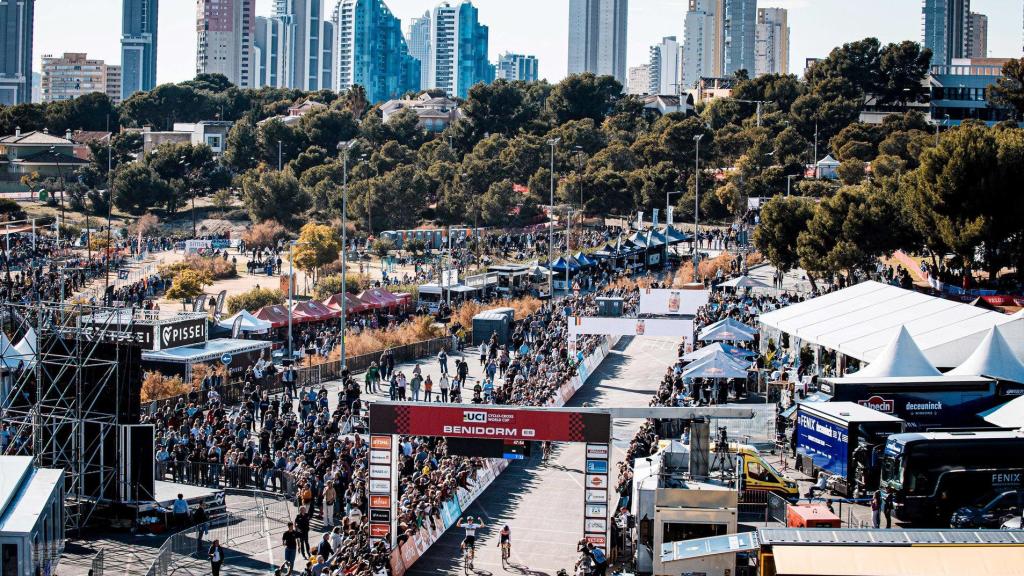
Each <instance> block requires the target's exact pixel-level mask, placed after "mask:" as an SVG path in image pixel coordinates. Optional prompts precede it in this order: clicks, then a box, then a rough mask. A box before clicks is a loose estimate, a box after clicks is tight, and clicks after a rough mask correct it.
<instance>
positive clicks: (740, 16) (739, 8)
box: [720, 0, 757, 76]
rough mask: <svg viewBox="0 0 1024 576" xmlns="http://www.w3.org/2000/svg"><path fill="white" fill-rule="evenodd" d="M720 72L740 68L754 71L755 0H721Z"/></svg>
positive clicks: (725, 72) (733, 70) (726, 74)
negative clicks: (721, 56) (721, 55)
mask: <svg viewBox="0 0 1024 576" xmlns="http://www.w3.org/2000/svg"><path fill="white" fill-rule="evenodd" d="M721 6H722V7H723V8H724V12H722V13H723V14H724V17H723V21H722V33H721V40H720V41H721V42H722V44H723V45H722V53H723V56H724V58H725V59H724V60H723V62H722V73H723V75H725V76H729V75H731V74H735V73H736V72H739V71H740V70H746V71H747V72H749V73H750V74H753V73H754V39H755V31H756V29H757V0H722V2H721Z"/></svg>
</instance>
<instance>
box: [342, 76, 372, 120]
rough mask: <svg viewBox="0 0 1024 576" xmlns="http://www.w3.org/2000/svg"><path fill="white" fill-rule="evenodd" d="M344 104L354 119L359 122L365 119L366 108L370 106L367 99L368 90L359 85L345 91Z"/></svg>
mask: <svg viewBox="0 0 1024 576" xmlns="http://www.w3.org/2000/svg"><path fill="white" fill-rule="evenodd" d="M342 102H343V103H344V104H343V105H344V106H345V108H346V109H347V110H348V112H349V113H350V114H352V117H353V118H355V119H356V120H359V119H360V118H362V117H363V114H364V113H365V112H366V108H367V107H368V106H369V101H368V100H367V99H366V88H363V87H362V86H360V85H359V84H355V85H353V86H352V87H350V88H349V89H348V90H346V91H345V95H344V96H342Z"/></svg>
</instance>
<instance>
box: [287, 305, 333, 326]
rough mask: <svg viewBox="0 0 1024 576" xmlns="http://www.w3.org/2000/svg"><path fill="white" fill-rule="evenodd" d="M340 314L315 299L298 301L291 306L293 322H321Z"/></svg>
mask: <svg viewBox="0 0 1024 576" xmlns="http://www.w3.org/2000/svg"><path fill="white" fill-rule="evenodd" d="M340 315H341V314H340V313H339V312H336V311H335V310H333V309H331V308H329V307H327V306H326V305H325V304H323V303H322V302H319V301H317V300H307V301H305V302H298V303H296V304H295V306H294V307H293V308H292V321H293V322H322V321H324V320H331V319H333V318H337V317H338V316H340Z"/></svg>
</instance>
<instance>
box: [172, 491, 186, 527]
mask: <svg viewBox="0 0 1024 576" xmlns="http://www.w3.org/2000/svg"><path fill="white" fill-rule="evenodd" d="M171 511H172V512H173V513H174V525H175V526H176V527H178V528H184V527H185V526H188V502H186V501H185V498H184V497H183V496H182V495H181V494H178V497H177V498H175V499H174V502H173V503H172V504H171Z"/></svg>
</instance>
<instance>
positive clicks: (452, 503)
mask: <svg viewBox="0 0 1024 576" xmlns="http://www.w3.org/2000/svg"><path fill="white" fill-rule="evenodd" d="M460 516H462V507H460V506H459V500H458V498H452V499H451V500H449V501H447V502H445V503H444V504H443V505H442V506H441V522H443V523H444V527H445V528H449V527H451V526H454V525H455V522H456V521H458V519H459V517H460Z"/></svg>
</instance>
